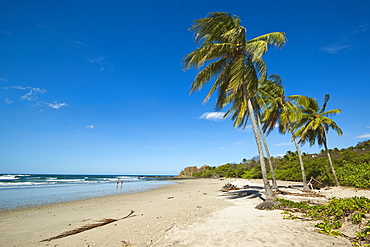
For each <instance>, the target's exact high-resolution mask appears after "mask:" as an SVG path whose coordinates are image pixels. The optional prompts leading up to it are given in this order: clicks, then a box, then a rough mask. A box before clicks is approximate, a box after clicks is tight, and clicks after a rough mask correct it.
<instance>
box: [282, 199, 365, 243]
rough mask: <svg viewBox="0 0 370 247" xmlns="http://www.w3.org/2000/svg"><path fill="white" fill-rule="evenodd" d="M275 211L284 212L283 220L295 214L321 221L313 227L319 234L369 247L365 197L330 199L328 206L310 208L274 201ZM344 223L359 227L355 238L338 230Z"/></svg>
mask: <svg viewBox="0 0 370 247" xmlns="http://www.w3.org/2000/svg"><path fill="white" fill-rule="evenodd" d="M276 202H277V203H278V205H277V206H275V209H283V210H285V212H287V213H285V215H287V216H284V218H287V219H293V218H294V214H293V213H296V212H299V213H302V214H303V217H304V218H305V219H311V220H318V221H321V222H319V223H318V224H316V225H315V226H316V227H317V228H319V229H318V231H319V232H321V233H325V234H328V235H331V236H344V237H346V238H348V239H350V240H351V241H352V242H353V243H356V244H354V246H370V221H367V222H366V223H364V219H365V218H366V217H369V216H368V214H369V213H370V199H369V198H366V197H352V198H332V199H331V200H330V201H329V203H328V204H324V205H314V206H311V205H309V204H308V203H307V202H294V201H290V200H286V199H276ZM297 218H298V217H297ZM344 222H351V223H352V224H356V225H359V226H358V229H360V231H358V232H357V233H355V236H347V235H345V234H343V233H342V232H341V231H340V229H341V227H342V225H343V223H344Z"/></svg>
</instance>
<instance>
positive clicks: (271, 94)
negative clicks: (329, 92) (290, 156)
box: [260, 75, 310, 191]
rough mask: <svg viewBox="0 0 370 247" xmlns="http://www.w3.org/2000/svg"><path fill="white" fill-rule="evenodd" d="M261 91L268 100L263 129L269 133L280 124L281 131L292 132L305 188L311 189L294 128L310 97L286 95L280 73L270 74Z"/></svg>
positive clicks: (305, 189)
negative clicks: (302, 108)
mask: <svg viewBox="0 0 370 247" xmlns="http://www.w3.org/2000/svg"><path fill="white" fill-rule="evenodd" d="M260 93H261V95H262V97H263V98H264V100H265V101H266V102H267V104H265V105H264V106H265V108H264V119H263V122H264V126H263V131H264V132H266V134H267V135H268V134H269V133H270V132H271V131H272V130H273V129H274V128H275V126H278V129H279V132H280V133H282V134H285V133H286V132H287V131H288V132H290V133H291V135H292V141H293V143H294V145H295V147H296V149H297V153H298V159H299V164H300V166H301V172H302V182H303V190H304V191H308V190H310V188H309V187H308V184H307V179H306V173H305V167H304V164H303V159H302V154H301V150H300V148H299V145H298V142H297V138H296V135H295V134H294V129H293V125H294V122H295V121H296V120H297V119H299V117H300V114H301V111H300V109H301V107H303V106H305V105H307V103H308V97H305V96H301V95H293V96H286V95H285V90H284V87H283V86H282V79H281V77H280V76H278V75H272V76H270V80H267V81H266V83H265V84H264V85H263V86H261V88H260Z"/></svg>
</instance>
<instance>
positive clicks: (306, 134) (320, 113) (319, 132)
mask: <svg viewBox="0 0 370 247" xmlns="http://www.w3.org/2000/svg"><path fill="white" fill-rule="evenodd" d="M329 99H330V96H329V94H326V95H325V101H324V104H323V106H322V107H321V109H320V108H319V105H318V104H317V101H316V100H315V99H312V98H311V99H310V104H309V106H308V107H306V108H305V109H304V111H303V113H304V114H303V116H302V118H301V120H300V122H299V123H298V126H297V131H296V135H297V136H299V137H300V140H299V143H301V144H304V143H306V141H308V142H309V143H310V145H311V146H313V145H314V144H315V143H316V141H317V144H318V145H319V147H322V146H323V145H324V148H325V151H326V155H327V156H328V160H329V164H330V168H331V170H332V172H333V176H334V180H335V184H336V185H337V186H340V184H339V181H338V178H337V175H336V173H335V169H334V165H333V162H332V160H331V156H330V153H329V149H328V141H327V133H328V131H329V129H330V128H332V129H333V130H335V131H336V132H337V134H338V135H342V134H343V132H342V130H341V129H340V128H339V127H338V125H337V124H336V123H335V122H334V121H333V120H332V119H330V118H329V116H333V115H336V114H338V113H340V112H341V110H340V109H334V110H329V111H325V108H326V104H327V103H328V101H329Z"/></svg>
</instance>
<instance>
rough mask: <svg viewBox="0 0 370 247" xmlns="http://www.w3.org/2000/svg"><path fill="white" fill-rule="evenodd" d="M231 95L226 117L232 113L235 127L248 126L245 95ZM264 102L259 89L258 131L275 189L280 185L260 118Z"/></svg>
mask: <svg viewBox="0 0 370 247" xmlns="http://www.w3.org/2000/svg"><path fill="white" fill-rule="evenodd" d="M260 81H261V80H260ZM263 81H264V80H263ZM262 84H263V82H260V83H259V85H262ZM259 87H260V86H259ZM231 96H232V97H233V98H232V97H229V98H228V99H227V101H226V104H227V103H230V102H233V105H232V107H231V108H230V109H229V110H228V111H227V112H226V114H225V116H224V117H225V118H226V117H227V116H229V115H232V116H231V120H233V121H234V128H237V127H242V128H243V129H245V127H246V126H247V122H248V117H249V112H248V109H247V107H246V106H247V102H246V100H245V97H243V96H242V97H235V95H231ZM262 104H265V101H264V100H263V99H262V98H261V97H259V94H258V91H257V94H256V95H255V97H254V98H253V108H254V110H255V116H256V119H257V126H258V131H259V134H260V135H261V138H262V142H263V146H264V148H265V152H266V156H267V161H268V163H269V167H270V172H271V178H272V187H273V188H274V189H277V188H278V186H277V182H276V177H275V172H274V166H273V164H272V159H271V155H270V152H269V149H268V145H267V141H266V138H265V134H264V133H263V131H262V124H261V119H260V108H261V107H260V105H262Z"/></svg>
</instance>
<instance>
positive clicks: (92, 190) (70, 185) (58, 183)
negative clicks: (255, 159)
mask: <svg viewBox="0 0 370 247" xmlns="http://www.w3.org/2000/svg"><path fill="white" fill-rule="evenodd" d="M166 177H167V176H157V177H151V176H134V175H62V174H1V175H0V209H14V208H21V207H30V206H38V205H43V204H51V203H58V202H66V201H75V200H82V199H88V198H92V197H100V196H106V195H114V194H127V193H136V192H141V191H146V190H151V189H154V188H157V187H159V186H162V185H165V184H172V183H173V182H171V181H168V180H166ZM117 182H118V183H117Z"/></svg>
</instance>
